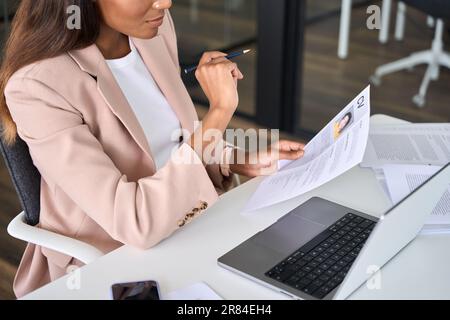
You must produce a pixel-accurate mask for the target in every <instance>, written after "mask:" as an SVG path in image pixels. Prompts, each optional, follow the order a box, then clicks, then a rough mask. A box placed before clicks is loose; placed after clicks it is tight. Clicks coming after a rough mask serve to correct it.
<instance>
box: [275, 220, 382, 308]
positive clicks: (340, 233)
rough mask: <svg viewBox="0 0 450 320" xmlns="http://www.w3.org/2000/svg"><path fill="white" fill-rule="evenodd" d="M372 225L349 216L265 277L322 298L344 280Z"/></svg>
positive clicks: (369, 222)
mask: <svg viewBox="0 0 450 320" xmlns="http://www.w3.org/2000/svg"><path fill="white" fill-rule="evenodd" d="M375 224H376V223H375V222H373V221H371V220H368V219H365V218H362V217H360V216H357V215H355V214H352V213H349V214H347V215H346V216H345V217H343V218H342V219H340V220H338V221H337V222H336V223H335V224H333V225H332V226H331V227H329V228H328V229H327V230H325V231H324V232H322V233H321V234H319V235H318V236H316V237H315V238H314V239H312V240H311V241H309V242H308V243H307V244H305V245H304V246H302V247H301V248H300V249H298V250H297V251H295V252H294V253H293V254H292V255H290V256H289V257H287V258H286V259H285V260H283V261H282V262H281V263H279V264H278V265H276V266H275V267H274V268H272V269H271V270H270V271H268V272H267V273H266V276H268V277H270V278H272V279H275V280H277V281H279V282H281V283H283V284H285V285H288V286H290V287H292V288H295V289H297V290H300V291H302V292H304V293H306V294H308V295H311V296H313V297H315V298H318V299H323V298H324V297H325V296H326V295H328V294H329V293H330V292H331V291H333V290H334V289H335V288H336V287H338V286H339V285H340V284H341V283H342V282H343V281H344V278H345V276H346V275H347V272H348V271H349V270H350V267H351V266H352V264H353V262H354V261H355V259H356V257H357V256H358V255H359V252H360V251H361V249H362V247H363V246H364V243H365V242H366V240H367V238H368V237H369V235H370V233H371V232H372V230H373V228H374V227H375Z"/></svg>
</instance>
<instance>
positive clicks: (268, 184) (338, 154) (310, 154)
mask: <svg viewBox="0 0 450 320" xmlns="http://www.w3.org/2000/svg"><path fill="white" fill-rule="evenodd" d="M369 125H370V87H367V88H366V89H365V90H364V91H363V92H361V93H360V94H359V95H358V96H357V97H356V98H355V99H354V100H353V101H352V102H351V103H350V104H349V105H348V106H347V107H345V109H344V110H342V111H341V112H340V113H339V114H338V115H337V116H336V117H335V118H334V119H333V120H332V121H331V122H330V123H329V124H328V125H327V126H326V127H325V128H324V129H323V130H322V131H321V132H320V133H319V134H318V135H317V136H316V137H314V139H313V140H311V141H310V142H309V143H308V144H307V145H306V147H305V156H304V157H303V158H302V159H299V160H296V161H293V162H291V163H289V164H287V165H285V166H283V168H282V169H281V170H280V171H279V172H278V173H276V174H274V175H272V176H268V177H266V178H265V179H264V180H263V181H262V182H261V184H260V185H259V187H258V189H257V190H256V192H255V193H254V194H253V196H252V197H251V198H250V200H249V202H248V203H247V205H246V206H245V208H244V212H250V211H254V210H257V209H261V208H264V207H267V206H270V205H273V204H276V203H279V202H282V201H286V200H289V199H292V198H295V197H297V196H299V195H302V194H304V193H306V192H309V191H311V190H313V189H315V188H317V187H319V186H321V185H323V184H325V183H327V182H329V181H331V180H332V179H335V178H336V177H338V176H339V175H341V174H343V173H345V172H346V171H348V170H350V169H351V168H353V167H355V166H356V165H358V164H360V163H361V161H362V159H363V157H364V152H365V149H366V146H367V140H368V136H369Z"/></svg>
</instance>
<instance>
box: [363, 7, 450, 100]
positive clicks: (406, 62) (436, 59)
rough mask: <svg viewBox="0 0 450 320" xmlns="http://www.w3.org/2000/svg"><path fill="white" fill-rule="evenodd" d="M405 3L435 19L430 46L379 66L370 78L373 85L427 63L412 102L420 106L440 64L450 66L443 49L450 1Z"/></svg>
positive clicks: (435, 77) (437, 74)
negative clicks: (389, 75) (397, 73)
mask: <svg viewBox="0 0 450 320" xmlns="http://www.w3.org/2000/svg"><path fill="white" fill-rule="evenodd" d="M402 2H404V3H405V4H406V5H409V6H412V7H415V8H416V9H419V10H420V11H422V12H424V13H425V14H427V15H429V16H432V17H434V18H435V19H436V22H435V25H436V31H435V36H434V41H433V45H432V48H431V49H430V50H425V51H421V52H416V53H413V54H412V55H411V56H409V57H407V58H403V59H400V60H398V61H394V62H391V63H388V64H385V65H383V66H380V67H378V68H377V70H376V71H375V74H374V75H373V76H372V77H371V78H370V80H371V82H372V83H373V84H374V85H380V84H381V78H382V77H384V76H386V75H388V74H391V73H394V72H397V71H400V70H404V69H411V68H413V67H415V66H417V65H420V64H427V65H428V69H427V71H426V73H425V77H424V79H423V81H422V85H421V87H420V90H419V93H418V94H417V95H416V96H414V98H413V102H414V104H416V105H417V106H418V107H420V108H422V107H424V106H425V104H426V94H427V91H428V87H429V85H430V82H431V80H438V79H439V72H440V68H441V66H444V67H447V68H450V54H449V53H448V52H445V51H444V41H443V33H444V20H443V19H449V18H450V1H448V0H427V1H423V0H403V1H402Z"/></svg>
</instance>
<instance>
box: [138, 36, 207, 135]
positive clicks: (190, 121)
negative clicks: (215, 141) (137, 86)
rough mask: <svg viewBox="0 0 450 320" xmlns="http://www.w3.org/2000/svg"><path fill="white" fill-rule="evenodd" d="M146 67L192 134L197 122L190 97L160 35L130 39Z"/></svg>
mask: <svg viewBox="0 0 450 320" xmlns="http://www.w3.org/2000/svg"><path fill="white" fill-rule="evenodd" d="M131 40H132V42H133V44H134V45H135V47H136V49H137V50H138V51H139V54H140V55H141V57H142V59H143V60H144V63H145V64H146V65H147V68H148V69H149V71H150V73H151V74H152V76H153V78H154V79H155V82H156V83H157V84H158V86H159V88H160V90H161V92H162V93H163V94H164V96H165V97H166V99H167V101H168V102H169V104H170V106H171V107H172V108H173V110H174V112H175V113H176V115H177V116H178V119H179V120H180V123H181V126H182V128H183V129H185V130H187V131H189V132H190V133H191V134H192V133H193V132H194V124H195V123H194V122H195V121H198V115H197V112H196V111H195V107H194V104H193V103H192V100H191V97H190V96H189V93H188V92H187V90H186V87H185V85H184V83H183V81H182V80H181V76H180V72H179V69H178V66H176V65H175V64H174V62H173V60H172V59H171V56H170V53H169V49H168V47H167V45H166V42H165V40H164V38H163V36H162V35H160V34H159V35H157V36H156V37H154V38H153V39H151V40H141V39H136V38H132V39H131Z"/></svg>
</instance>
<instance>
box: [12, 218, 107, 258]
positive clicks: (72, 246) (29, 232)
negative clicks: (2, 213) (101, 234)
mask: <svg viewBox="0 0 450 320" xmlns="http://www.w3.org/2000/svg"><path fill="white" fill-rule="evenodd" d="M8 233H9V234H10V235H11V236H12V237H14V238H16V239H19V240H23V241H25V242H29V243H32V244H35V245H38V246H41V247H45V248H47V249H51V250H54V251H57V252H60V253H63V254H66V255H68V256H70V257H74V258H75V259H78V260H79V261H81V262H82V263H84V264H89V263H91V262H93V261H94V260H97V259H98V258H100V257H102V256H103V255H104V253H103V252H101V251H99V250H98V249H96V248H94V247H93V246H91V245H89V244H87V243H84V242H81V241H79V240H75V239H72V238H69V237H66V236H62V235H59V234H56V233H54V232H51V231H48V230H44V229H39V228H37V227H32V226H30V225H28V224H27V223H26V222H25V213H24V212H22V213H20V214H19V215H18V216H17V217H15V218H14V219H13V220H12V221H11V223H10V224H9V225H8Z"/></svg>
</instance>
